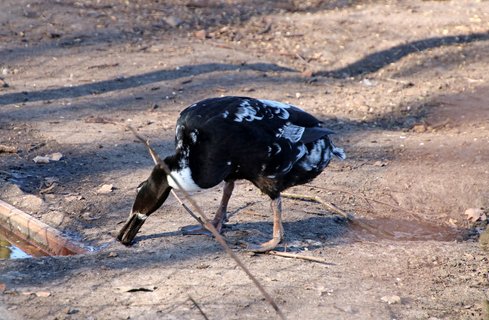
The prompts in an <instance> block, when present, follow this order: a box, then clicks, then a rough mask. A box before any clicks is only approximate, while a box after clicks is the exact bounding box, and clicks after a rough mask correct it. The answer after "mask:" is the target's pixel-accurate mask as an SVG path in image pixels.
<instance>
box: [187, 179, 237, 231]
mask: <svg viewBox="0 0 489 320" xmlns="http://www.w3.org/2000/svg"><path fill="white" fill-rule="evenodd" d="M233 189H234V181H229V182H228V181H226V182H225V183H224V188H223V192H222V199H221V204H220V205H219V208H218V209H217V211H216V215H215V216H214V219H213V220H212V225H213V226H214V227H215V228H216V229H217V231H219V232H221V230H222V225H223V223H224V222H225V220H226V217H227V209H228V203H229V199H230V198H231V195H232V193H233ZM181 230H182V233H183V234H185V235H191V234H204V235H208V236H210V235H211V233H210V232H209V230H207V229H205V228H204V227H202V226H200V225H198V226H186V227H182V228H181Z"/></svg>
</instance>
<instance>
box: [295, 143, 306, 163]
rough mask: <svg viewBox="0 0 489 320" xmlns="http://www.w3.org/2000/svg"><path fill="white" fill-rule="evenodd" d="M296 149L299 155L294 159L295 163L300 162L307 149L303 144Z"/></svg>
mask: <svg viewBox="0 0 489 320" xmlns="http://www.w3.org/2000/svg"><path fill="white" fill-rule="evenodd" d="M298 149H299V154H298V155H297V157H296V158H295V159H296V161H298V160H300V159H301V158H302V157H303V156H304V155H305V154H306V152H307V148H306V146H305V145H303V144H301V145H300V146H299V148H298Z"/></svg>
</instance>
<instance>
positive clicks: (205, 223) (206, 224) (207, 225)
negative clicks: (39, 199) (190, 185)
mask: <svg viewBox="0 0 489 320" xmlns="http://www.w3.org/2000/svg"><path fill="white" fill-rule="evenodd" d="M126 127H127V128H128V129H129V130H131V131H132V133H133V134H134V135H135V136H136V138H138V139H139V140H140V141H141V142H142V143H144V145H145V146H146V147H147V148H148V150H149V152H150V154H151V157H152V158H153V161H154V162H155V164H156V165H159V166H160V167H161V168H162V169H163V170H164V171H165V172H166V174H167V175H169V176H170V177H171V178H172V179H173V181H175V183H176V185H177V187H178V188H179V190H180V192H181V193H182V194H183V195H184V197H185V199H186V200H187V201H188V202H190V204H191V205H192V207H193V208H194V209H195V210H196V211H197V213H198V214H199V216H200V217H199V216H197V215H196V214H192V217H194V218H196V220H197V221H198V222H199V223H200V224H202V225H203V226H204V227H205V228H206V229H207V230H209V231H210V232H211V233H212V235H213V236H214V238H215V239H216V241H217V242H218V243H219V244H220V245H221V246H222V247H223V249H224V251H226V253H227V254H228V255H229V256H230V257H231V258H232V259H233V260H234V261H235V262H236V264H237V265H238V266H239V267H240V268H241V269H242V270H243V271H244V272H245V273H246V275H247V276H248V277H249V278H250V279H251V281H252V282H253V283H254V284H255V286H256V287H257V288H258V290H259V291H260V292H261V294H262V295H263V297H264V298H265V299H266V300H267V302H268V303H269V304H270V305H271V306H272V307H273V309H274V310H275V312H277V314H278V315H279V317H280V318H281V319H286V317H285V315H284V314H283V313H282V310H280V308H279V306H278V305H277V303H276V302H275V300H273V298H272V297H271V296H270V295H269V294H268V292H267V291H266V290H265V288H264V287H263V286H262V285H261V283H260V282H259V281H258V280H257V279H256V278H255V276H254V275H253V274H252V273H251V272H250V270H249V269H248V268H247V267H246V266H245V265H244V263H243V262H242V261H241V259H239V258H238V256H237V255H236V254H235V253H234V252H233V251H232V250H231V248H229V246H228V245H227V243H226V240H224V238H223V237H222V236H221V234H220V233H219V231H217V229H216V228H215V227H214V226H213V225H212V223H211V222H210V221H209V219H208V218H207V216H206V214H205V213H204V211H203V210H202V209H201V208H200V206H199V205H198V204H197V203H196V202H195V200H194V199H193V198H192V197H191V196H190V194H189V193H188V192H187V191H185V190H184V188H182V187H181V185H180V183H179V182H178V179H176V178H175V177H173V176H172V174H171V172H170V169H169V168H168V166H167V165H166V163H165V162H164V161H161V160H160V158H159V157H158V155H157V153H156V152H155V151H154V150H153V148H152V147H151V146H150V145H149V142H148V140H146V139H144V138H143V137H142V136H140V135H139V134H138V133H137V132H136V130H134V128H133V127H131V126H129V125H127V126H126ZM173 195H175V196H176V194H175V193H173ZM176 198H177V200H178V201H179V202H180V203H182V204H183V201H181V200H179V198H178V197H177V196H176ZM184 208H185V209H186V210H187V212H191V210H190V208H188V207H187V206H185V207H184Z"/></svg>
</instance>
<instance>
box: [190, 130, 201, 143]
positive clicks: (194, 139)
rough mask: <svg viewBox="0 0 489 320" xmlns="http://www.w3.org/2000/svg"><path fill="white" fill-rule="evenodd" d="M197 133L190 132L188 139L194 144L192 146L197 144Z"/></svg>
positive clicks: (195, 131)
mask: <svg viewBox="0 0 489 320" xmlns="http://www.w3.org/2000/svg"><path fill="white" fill-rule="evenodd" d="M198 133H199V131H197V130H194V131H192V132H190V139H192V143H194V144H195V143H196V142H197V135H198Z"/></svg>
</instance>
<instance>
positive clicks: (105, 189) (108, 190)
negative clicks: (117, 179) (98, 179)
mask: <svg viewBox="0 0 489 320" xmlns="http://www.w3.org/2000/svg"><path fill="white" fill-rule="evenodd" d="M113 189H114V186H113V185H111V184H104V185H102V186H101V187H100V188H98V190H97V193H100V194H107V193H111V192H112V190H113Z"/></svg>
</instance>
